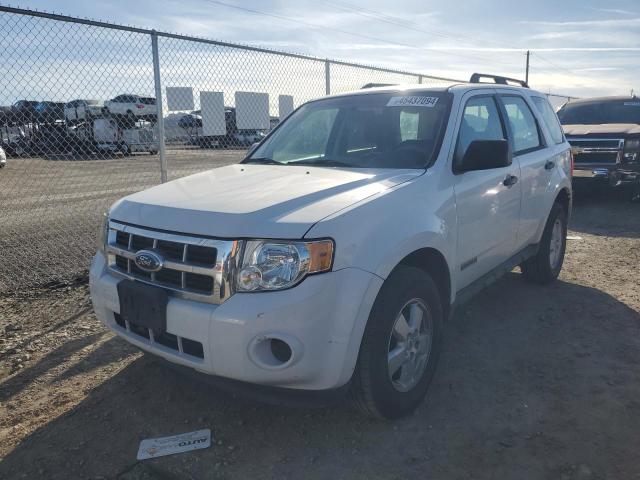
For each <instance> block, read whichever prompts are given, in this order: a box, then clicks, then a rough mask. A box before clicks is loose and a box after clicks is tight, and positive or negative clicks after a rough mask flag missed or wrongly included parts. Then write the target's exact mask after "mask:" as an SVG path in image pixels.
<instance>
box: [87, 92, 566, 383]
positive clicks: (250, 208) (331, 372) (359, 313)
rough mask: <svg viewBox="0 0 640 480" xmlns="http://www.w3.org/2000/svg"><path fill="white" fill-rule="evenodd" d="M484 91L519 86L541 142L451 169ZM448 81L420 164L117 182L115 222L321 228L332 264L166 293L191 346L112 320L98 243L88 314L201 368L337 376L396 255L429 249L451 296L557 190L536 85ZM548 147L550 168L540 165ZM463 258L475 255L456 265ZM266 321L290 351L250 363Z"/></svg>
mask: <svg viewBox="0 0 640 480" xmlns="http://www.w3.org/2000/svg"><path fill="white" fill-rule="evenodd" d="M415 88H416V91H420V90H426V89H424V88H423V87H415ZM498 91H499V92H500V93H507V92H508V93H512V94H516V95H522V96H523V97H524V98H525V99H527V101H528V103H529V104H530V107H531V109H532V111H533V112H534V114H535V115H536V117H537V119H538V122H539V124H540V128H541V134H542V135H543V136H544V137H545V139H546V143H547V145H550V146H548V147H545V148H543V149H540V150H538V151H536V152H532V153H529V154H525V155H522V156H515V157H514V158H513V163H512V165H510V166H509V167H506V168H504V169H494V170H486V171H475V172H466V173H463V174H457V175H456V174H454V173H453V169H452V161H453V152H454V149H455V144H456V139H457V133H458V129H459V126H460V119H461V116H462V111H463V108H464V104H465V102H466V101H467V100H468V98H470V97H471V96H474V95H486V94H487V93H489V94H494V93H496V92H498ZM450 92H452V94H453V103H452V109H451V113H450V119H449V123H448V126H447V129H446V132H445V134H444V139H443V143H442V147H441V149H440V152H439V155H438V158H437V159H436V161H435V162H434V164H433V165H432V166H431V167H429V168H428V169H426V170H425V169H411V170H394V169H376V170H366V169H343V168H320V167H307V166H271V165H250V164H246V165H244V164H242V165H232V166H228V167H223V168H219V169H216V170H211V171H207V172H203V173H199V174H196V175H192V176H190V177H186V178H182V179H179V180H175V181H173V182H170V183H167V184H164V185H160V186H157V187H154V188H151V189H149V190H146V191H143V192H139V193H136V194H133V195H130V196H128V197H126V198H124V199H122V200H121V201H119V202H118V203H116V204H115V205H114V206H113V207H112V209H111V211H110V216H111V218H112V219H115V220H117V221H122V222H127V223H129V224H134V225H138V226H142V227H147V228H155V229H159V230H163V231H170V232H178V233H184V234H189V235H196V236H197V235H202V236H212V237H219V238H227V239H233V238H277V239H302V238H304V239H314V238H327V237H328V238H332V239H333V240H334V241H335V245H336V247H335V258H334V263H333V268H332V271H331V272H328V273H323V274H319V275H313V276H310V277H308V278H306V279H305V280H304V281H303V282H302V283H300V284H299V285H297V286H295V287H293V288H290V289H288V290H283V291H277V292H264V293H235V294H234V295H232V296H231V297H230V298H229V299H227V300H226V301H224V302H223V303H222V304H220V305H211V304H204V303H199V302H196V301H190V300H184V299H180V298H173V297H170V299H169V305H168V315H167V322H168V323H167V331H168V332H170V333H173V334H176V335H178V336H180V335H183V336H185V337H187V338H194V339H198V341H200V342H202V344H203V347H204V352H205V353H204V358H203V359H197V360H196V359H193V358H189V357H188V356H185V355H179V354H177V352H175V351H171V350H169V349H167V348H164V347H162V346H159V345H151V344H150V343H149V342H148V341H146V340H143V339H141V337H138V336H136V335H134V334H130V333H128V332H125V331H123V330H122V329H121V328H119V327H117V325H116V324H115V322H114V312H116V313H117V312H118V311H119V304H118V295H117V291H116V284H117V282H118V279H117V278H115V277H113V276H112V275H111V274H110V273H109V271H108V269H107V268H106V265H105V258H104V255H103V254H101V253H99V254H98V255H97V256H96V257H95V259H94V262H93V264H92V268H91V279H90V283H91V294H92V299H93V302H94V306H95V311H96V314H97V316H98V318H100V320H101V321H102V322H104V323H105V324H106V325H107V326H108V327H110V328H112V329H114V330H115V331H116V332H117V333H118V334H119V335H120V336H122V337H124V338H125V339H126V340H127V341H129V342H131V343H133V344H136V345H138V346H139V347H141V348H143V349H145V350H149V351H151V352H153V353H155V354H157V355H160V356H162V357H164V358H166V359H167V360H169V361H172V362H176V363H180V364H183V365H187V366H190V367H193V368H195V369H197V370H199V371H202V372H206V373H209V374H212V375H218V376H222V377H227V378H232V379H237V380H242V381H246V382H251V383H256V384H262V385H274V386H280V387H289V388H297V389H309V390H322V389H331V388H336V387H340V386H342V385H344V384H346V383H347V382H348V381H349V379H350V378H351V376H352V374H353V371H354V368H355V365H356V360H357V356H358V351H359V347H360V342H361V339H362V334H363V331H364V328H365V326H366V322H367V319H368V317H369V313H370V311H371V307H372V305H373V302H374V300H375V298H376V295H377V294H378V291H379V289H380V287H381V286H382V284H383V283H384V281H385V279H386V278H387V277H388V275H389V274H390V272H391V271H392V270H393V269H394V267H396V266H397V265H398V263H399V262H400V261H401V260H402V259H403V258H404V257H406V256H407V255H409V254H411V253H412V252H415V251H417V250H419V249H422V248H425V247H429V248H432V249H435V250H437V251H438V252H440V253H441V254H442V255H443V256H444V258H445V260H446V262H447V265H448V269H449V275H450V279H451V285H450V291H451V298H450V301H451V302H452V303H453V302H454V301H455V298H456V292H458V291H460V290H461V289H462V288H464V287H466V286H468V285H469V284H470V283H472V282H473V281H474V280H476V279H478V278H480V277H482V276H483V275H484V274H486V273H488V272H490V271H491V270H492V269H493V268H495V267H496V266H498V265H499V264H501V263H503V262H505V261H506V260H507V259H509V258H510V257H512V256H513V255H514V254H516V253H517V252H519V251H520V250H522V249H524V248H525V247H527V246H528V245H532V244H536V243H537V242H539V241H540V238H541V236H542V232H543V229H544V225H545V223H546V221H547V217H548V215H549V212H550V210H551V207H552V205H553V203H554V201H555V199H556V197H557V195H558V194H559V192H560V191H561V190H562V189H566V190H567V191H568V192H570V189H571V179H570V164H569V162H570V157H569V154H568V152H569V144H568V143H567V142H566V141H565V142H563V143H562V144H558V145H555V144H553V142H552V141H551V136H550V134H549V132H548V131H547V129H546V126H545V124H544V121H543V120H542V118H540V116H539V115H538V112H537V110H536V109H535V108H534V106H533V104H532V103H531V101H530V100H529V99H528V97H530V96H532V95H539V96H541V95H540V94H538V93H536V92H534V91H531V90H526V89H520V88H511V87H502V86H496V87H494V86H482V85H477V84H476V85H460V86H455V87H451V88H450ZM549 160H554V161H556V168H553V169H550V170H547V169H545V168H544V164H545V163H546V162H547V161H549ZM508 173H512V174H514V175H517V176H518V177H519V178H520V181H519V182H518V183H517V184H516V187H517V188H507V187H505V186H504V185H503V184H502V181H503V180H504V178H505V175H506V174H508ZM474 257H476V258H477V261H475V262H474V263H473V264H472V265H471V266H469V267H468V268H464V269H462V270H461V265H463V264H464V263H465V262H466V261H467V260H469V259H470V258H474ZM268 334H278V335H282V336H283V337H286V338H291V339H294V341H295V344H296V345H297V346H298V349H299V353H297V355H298V356H299V358H297V359H296V362H294V363H292V364H291V365H290V366H287V367H286V368H282V369H274V368H261V367H260V366H257V365H256V364H255V363H254V362H252V361H251V359H250V358H249V356H248V354H247V352H248V349H249V346H250V344H251V342H252V341H254V339H255V338H256V337H257V336H260V335H268Z"/></svg>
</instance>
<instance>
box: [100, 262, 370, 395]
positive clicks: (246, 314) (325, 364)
mask: <svg viewBox="0 0 640 480" xmlns="http://www.w3.org/2000/svg"><path fill="white" fill-rule="evenodd" d="M119 281H120V279H119V278H117V277H115V276H113V275H111V274H110V273H109V271H108V269H107V268H106V262H105V259H104V256H103V255H102V254H98V255H96V256H95V258H94V261H93V263H92V266H91V271H90V288H91V299H92V301H93V305H94V310H95V313H96V316H97V317H98V319H99V320H100V321H101V322H102V323H104V324H105V325H106V326H107V327H108V328H110V329H111V330H113V331H114V332H115V333H117V334H118V335H119V336H120V337H122V338H124V339H125V340H127V341H128V342H130V343H132V344H134V345H136V346H138V347H139V348H141V349H143V350H146V351H148V352H151V353H154V354H156V355H158V356H160V357H163V358H165V359H166V360H169V361H170V362H173V363H176V364H180V365H184V366H187V367H191V368H193V369H195V370H197V371H199V372H203V373H207V374H210V375H215V376H219V377H224V378H229V379H233V380H239V381H242V382H248V383H253V384H259V385H270V386H277V387H285V388H295V389H304V390H327V389H334V388H338V387H340V386H342V385H344V384H346V383H347V382H348V381H349V379H350V378H351V375H352V373H353V370H354V368H355V364H356V360H357V355H358V350H359V347H360V341H361V339H362V333H363V331H364V327H365V325H366V321H367V319H368V316H369V312H370V310H371V306H372V305H373V301H374V300H375V297H376V295H377V293H378V290H379V289H380V286H381V285H382V279H381V278H379V277H377V276H375V275H373V274H371V273H369V272H365V271H362V270H359V269H355V268H346V269H342V270H338V271H335V272H328V273H324V274H321V275H313V276H310V277H309V278H307V279H305V280H304V281H303V282H302V283H301V284H299V285H297V286H296V287H294V288H291V289H289V290H284V291H279V292H263V293H236V294H235V295H233V296H231V297H230V298H229V299H228V300H226V301H225V302H223V303H222V304H220V305H212V304H207V303H202V302H197V301H193V300H187V299H182V298H177V297H173V296H170V298H169V302H168V305H167V332H168V333H169V334H172V335H175V336H176V337H179V338H181V339H187V341H194V342H199V343H201V344H202V356H201V358H200V357H199V356H198V357H196V356H193V355H191V354H189V352H190V351H185V349H180V350H177V349H175V348H170V347H168V346H166V345H163V344H161V343H159V342H157V341H155V340H154V339H153V338H145V337H143V336H141V335H139V334H137V333H135V331H133V330H130V329H125V328H123V327H122V326H120V325H119V324H118V323H117V322H116V319H117V318H118V317H117V315H116V314H119V311H120V306H119V300H118V293H117V284H118V282H119ZM272 338H276V339H281V340H284V341H286V342H287V343H288V344H289V345H290V346H291V349H292V353H293V354H292V356H291V359H290V360H289V361H287V362H286V363H284V364H278V363H277V362H270V361H269V360H268V359H267V360H266V361H265V357H264V356H263V355H264V352H265V349H264V348H261V347H260V345H262V342H265V341H268V340H269V339H272Z"/></svg>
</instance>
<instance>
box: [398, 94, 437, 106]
mask: <svg viewBox="0 0 640 480" xmlns="http://www.w3.org/2000/svg"><path fill="white" fill-rule="evenodd" d="M436 103H438V97H421V96H405V97H391V98H390V99H389V102H388V103H387V107H435V105H436Z"/></svg>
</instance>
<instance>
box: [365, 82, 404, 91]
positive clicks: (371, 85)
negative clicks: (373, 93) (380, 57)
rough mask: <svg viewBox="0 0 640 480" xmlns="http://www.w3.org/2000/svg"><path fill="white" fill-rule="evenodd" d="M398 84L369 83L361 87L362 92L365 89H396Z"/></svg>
mask: <svg viewBox="0 0 640 480" xmlns="http://www.w3.org/2000/svg"><path fill="white" fill-rule="evenodd" d="M396 85H397V83H367V84H366V85H363V86H362V87H361V90H364V89H365V88H376V87H395V86H396Z"/></svg>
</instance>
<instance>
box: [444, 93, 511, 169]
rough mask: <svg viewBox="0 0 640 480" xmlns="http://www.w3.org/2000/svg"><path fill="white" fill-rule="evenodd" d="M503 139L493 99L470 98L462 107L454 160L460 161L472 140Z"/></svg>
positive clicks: (496, 107) (500, 122)
mask: <svg viewBox="0 0 640 480" xmlns="http://www.w3.org/2000/svg"><path fill="white" fill-rule="evenodd" d="M504 139H505V135H504V129H503V128H502V121H501V120H500V114H499V113H498V106H497V105H496V101H495V100H494V98H493V97H490V96H487V97H474V98H471V99H470V100H469V101H468V102H467V104H466V105H465V107H464V113H463V115H462V122H461V124H460V131H459V132H458V144H457V147H456V156H455V160H456V162H460V161H461V160H462V157H463V156H464V154H465V152H466V151H467V148H468V147H469V145H470V144H471V142H473V141H474V140H504Z"/></svg>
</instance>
